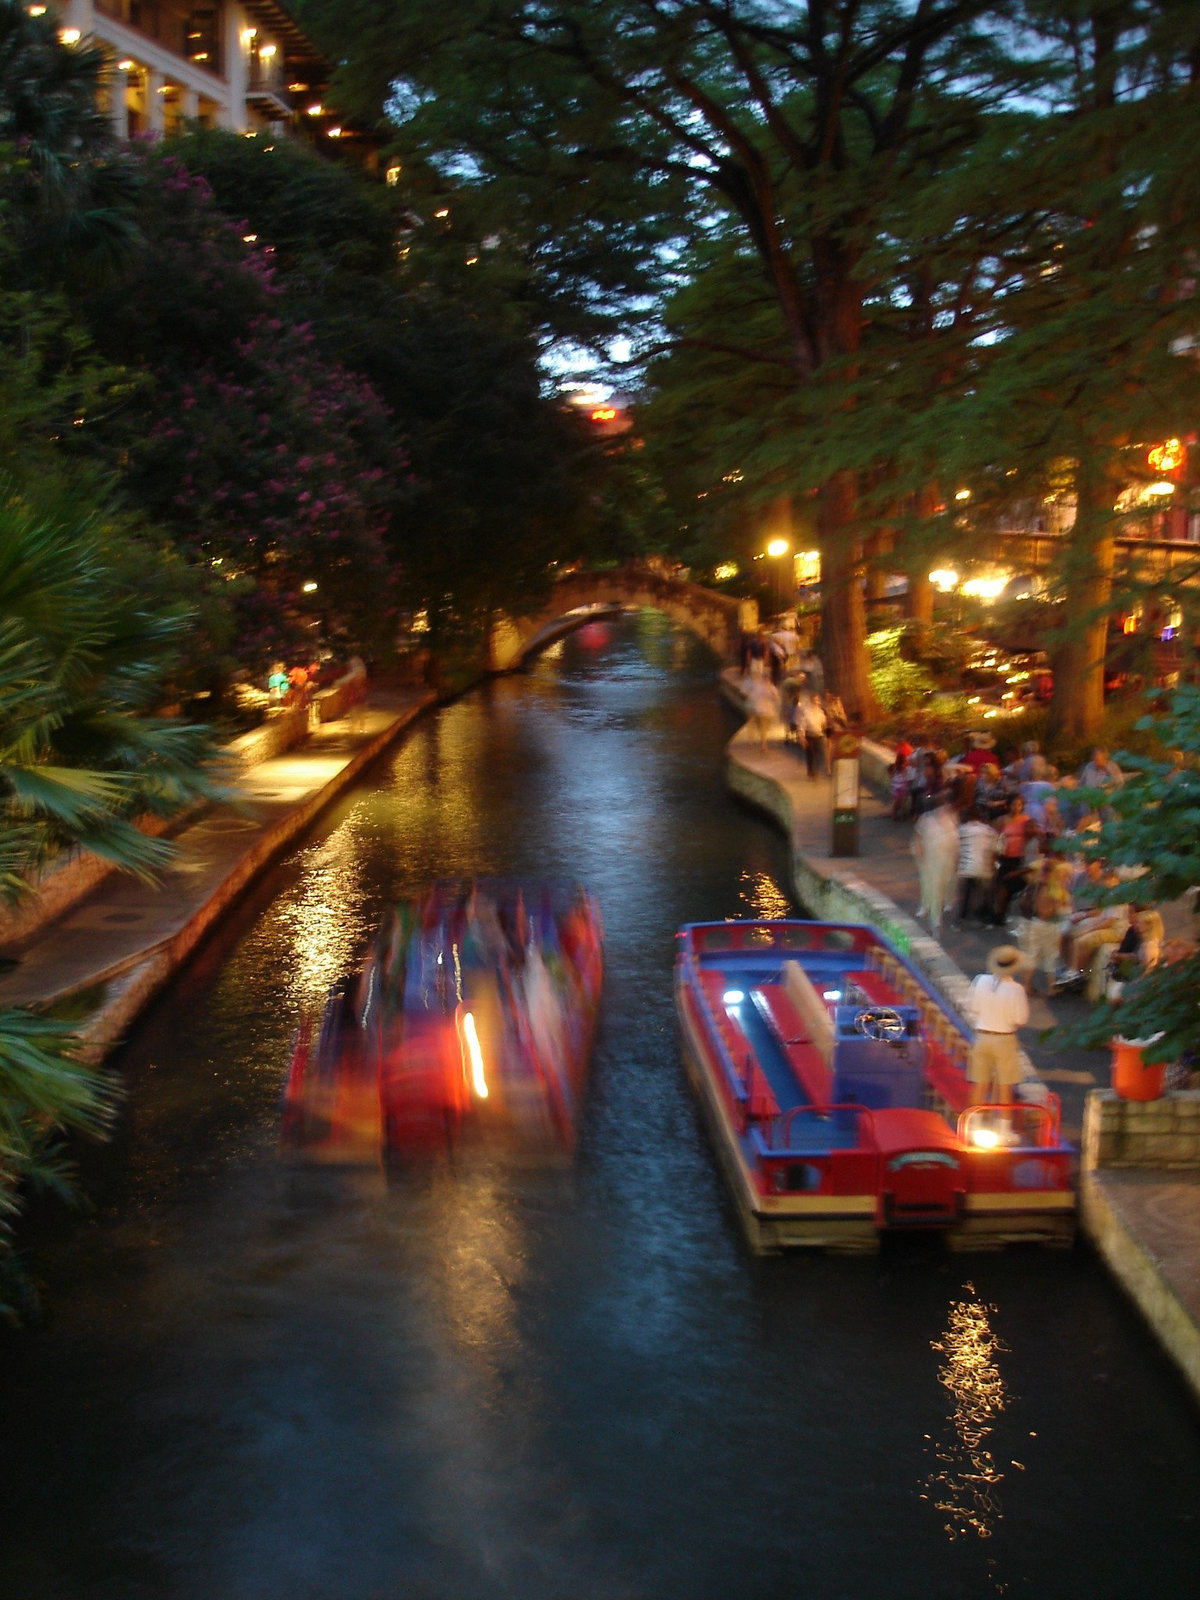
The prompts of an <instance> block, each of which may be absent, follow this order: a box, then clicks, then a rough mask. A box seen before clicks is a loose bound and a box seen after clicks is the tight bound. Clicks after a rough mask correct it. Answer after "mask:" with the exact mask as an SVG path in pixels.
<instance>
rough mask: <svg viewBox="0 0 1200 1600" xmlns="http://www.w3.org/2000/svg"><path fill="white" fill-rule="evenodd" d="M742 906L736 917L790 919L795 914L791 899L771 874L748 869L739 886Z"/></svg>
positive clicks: (731, 919) (733, 918)
mask: <svg viewBox="0 0 1200 1600" xmlns="http://www.w3.org/2000/svg"><path fill="white" fill-rule="evenodd" d="M738 900H739V901H740V904H739V906H738V909H737V911H736V913H735V914H734V916H733V917H732V918H729V919H727V920H729V921H736V920H737V918H739V917H764V918H766V917H790V916H793V915H794V914H795V910H794V907H793V905H792V902H791V899H790V898H789V896H788V895H787V894H786V893H785V891H784V890H783V889H781V888H780V887H779V884H778V882H777V881H776V880H775V878H773V877H772V876H771V874H770V873H769V872H752V871H750V870H749V869H746V870H745V871H744V872H743V873H742V880H741V882H740V884H739V885H738Z"/></svg>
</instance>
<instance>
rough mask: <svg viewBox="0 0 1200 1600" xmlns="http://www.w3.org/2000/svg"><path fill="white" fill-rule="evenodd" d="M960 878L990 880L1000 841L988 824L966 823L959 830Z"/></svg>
mask: <svg viewBox="0 0 1200 1600" xmlns="http://www.w3.org/2000/svg"><path fill="white" fill-rule="evenodd" d="M958 840H959V844H958V875H959V877H960V878H990V877H991V875H992V868H993V866H994V865H995V861H996V851H997V849H998V848H999V845H1000V840H999V839H998V838H997V837H996V831H995V829H994V828H989V827H988V825H987V823H986V822H964V823H963V825H962V827H961V828H959V830H958Z"/></svg>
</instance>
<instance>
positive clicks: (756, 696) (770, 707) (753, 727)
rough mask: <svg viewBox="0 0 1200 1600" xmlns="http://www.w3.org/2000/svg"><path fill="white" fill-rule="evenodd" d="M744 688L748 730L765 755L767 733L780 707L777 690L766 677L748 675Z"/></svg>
mask: <svg viewBox="0 0 1200 1600" xmlns="http://www.w3.org/2000/svg"><path fill="white" fill-rule="evenodd" d="M744 689H745V694H746V704H747V705H748V707H749V709H750V732H751V733H752V734H753V735H755V736H756V737H757V739H758V748H759V751H760V753H761V754H762V755H764V756H765V755H766V753H767V735H768V734H769V733H772V732H773V731H774V729H775V726H776V724H777V723H778V721H779V714H780V711H781V709H782V707H781V704H780V698H779V690H778V689H777V688H776V687H775V685H774V684H773V683H772V682H771V680H770V678H766V677H762V678H756V677H750V678H749V679H748V680H747V681H746V684H745V685H744Z"/></svg>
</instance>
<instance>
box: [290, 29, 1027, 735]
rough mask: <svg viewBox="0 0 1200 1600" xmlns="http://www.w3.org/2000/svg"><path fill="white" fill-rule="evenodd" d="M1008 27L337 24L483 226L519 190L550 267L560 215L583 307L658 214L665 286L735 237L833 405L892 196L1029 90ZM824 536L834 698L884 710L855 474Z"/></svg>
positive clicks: (826, 504)
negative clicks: (1013, 90) (684, 261)
mask: <svg viewBox="0 0 1200 1600" xmlns="http://www.w3.org/2000/svg"><path fill="white" fill-rule="evenodd" d="M996 9H997V8H996V7H992V6H988V5H985V4H983V3H981V0H919V3H917V4H915V5H911V6H908V5H902V4H897V3H892V0H875V3H862V0H828V3H821V4H815V3H813V4H796V5H767V4H762V3H744V4H734V3H728V0H725V3H713V0H691V3H685V0H678V3H670V4H667V3H651V0H608V3H602V4H594V3H591V0H589V3H586V4H584V3H582V0H580V3H566V4H560V5H556V6H553V7H529V6H525V5H520V4H508V5H506V4H496V3H489V0H479V3H477V4H473V5H470V6H467V7H465V8H456V11H455V15H454V20H453V25H452V26H451V24H450V23H449V21H448V19H447V17H446V14H445V12H444V8H440V7H436V6H434V5H431V4H424V3H421V0H417V3H414V4H411V5H409V6H406V7H405V8H404V9H403V11H402V12H401V13H399V14H396V13H395V11H394V8H389V7H382V6H380V7H372V6H370V5H369V4H368V3H366V0H355V3H353V4H351V5H350V6H349V7H348V8H347V9H345V10H342V9H340V8H338V7H337V6H334V7H332V8H330V10H331V12H332V13H333V15H332V17H331V19H330V26H331V27H332V26H334V25H345V26H347V27H348V28H349V29H350V30H351V40H352V42H351V45H350V49H349V51H348V54H349V56H350V61H351V63H352V65H351V67H350V68H348V69H347V73H346V84H347V87H348V88H349V89H350V90H353V88H354V87H355V86H356V85H358V84H360V83H361V82H362V81H363V73H362V70H361V67H359V66H357V65H356V63H358V62H359V61H360V59H361V54H360V51H359V49H357V48H356V44H357V43H358V41H361V40H366V41H369V43H368V46H367V48H369V50H370V52H371V54H372V57H373V59H374V61H375V63H376V70H378V65H379V63H381V62H386V63H387V67H388V70H389V73H390V74H391V75H394V77H395V79H396V81H397V89H396V92H395V93H394V94H393V95H392V98H391V100H390V108H391V111H392V114H393V116H394V117H395V118H396V119H397V122H398V139H399V141H400V143H401V145H402V147H403V148H404V149H405V150H411V151H412V153H413V155H414V156H417V157H419V158H421V159H423V160H424V161H426V162H427V163H430V164H432V165H433V166H435V167H437V168H438V169H439V170H440V171H442V172H443V173H445V174H447V176H448V177H449V176H454V177H455V178H456V179H457V181H458V188H459V191H460V193H461V195H462V201H463V204H464V206H465V207H466V208H467V209H468V214H469V210H470V208H471V207H472V206H474V205H480V206H482V207H483V208H484V209H485V210H486V209H487V208H488V207H489V205H490V206H491V207H492V211H491V212H489V214H494V208H495V205H496V197H498V196H503V197H504V200H505V202H506V206H507V211H508V226H509V230H510V231H511V232H512V233H513V234H515V236H516V237H517V238H518V239H519V240H521V241H522V242H523V243H524V245H525V247H526V249H527V251H528V253H529V257H530V260H531V264H532V266H533V268H534V269H535V270H536V268H537V266H538V250H539V246H540V240H541V232H542V229H543V227H544V226H545V224H544V219H545V218H546V217H550V218H551V226H556V232H555V238H556V240H558V241H559V249H558V250H557V251H555V250H547V252H546V255H547V267H548V271H549V272H550V273H551V275H554V274H556V273H557V274H561V273H562V271H563V268H562V265H561V263H562V262H563V261H564V260H566V259H568V256H569V261H570V263H571V267H572V269H573V270H574V272H575V274H576V277H575V279H574V280H573V287H574V289H575V291H576V295H577V299H578V301H579V303H580V304H581V305H582V306H583V307H584V308H585V309H592V310H593V311H596V310H604V309H606V308H607V303H608V302H607V299H606V293H605V291H606V290H610V289H611V287H612V286H613V284H614V283H618V284H620V286H621V287H622V288H624V289H626V290H630V291H632V289H633V287H634V286H633V284H632V283H631V282H630V281H629V280H628V279H626V278H623V277H622V272H623V269H624V267H625V265H626V262H625V260H624V258H623V255H622V251H621V249H620V248H610V247H609V245H610V241H615V244H616V245H617V246H618V247H620V246H623V245H624V244H625V242H626V240H627V238H628V237H629V236H630V235H631V234H634V233H635V229H636V225H637V223H638V222H639V221H640V220H641V219H644V218H652V219H653V220H654V223H655V229H654V233H655V236H656V238H657V240H658V242H659V249H658V252H657V254H656V255H654V256H647V255H646V254H644V253H643V254H641V255H639V256H637V258H636V259H637V264H638V266H639V268H640V269H641V270H642V271H643V272H647V271H653V273H654V275H655V276H656V279H657V285H658V287H659V288H660V290H661V289H664V288H666V287H668V286H669V284H670V283H671V281H672V277H673V274H674V273H675V272H676V269H677V266H678V263H679V253H678V249H676V250H672V249H669V248H666V247H665V246H666V243H667V241H670V240H671V239H675V240H676V241H677V244H678V246H680V247H682V246H683V245H684V244H686V243H690V244H692V245H694V244H695V243H696V242H697V241H698V240H701V239H703V238H704V237H705V236H707V235H709V234H711V233H712V232H713V230H720V231H725V230H728V229H729V227H730V225H731V224H732V225H733V227H734V228H735V229H736V231H737V234H738V236H739V238H740V240H741V241H742V243H743V244H744V246H745V247H747V248H749V249H750V250H751V251H752V252H753V254H754V257H755V259H756V260H757V263H758V269H759V271H760V273H761V274H762V276H763V279H764V281H765V283H766V284H767V286H768V288H769V291H770V293H771V295H772V296H773V298H774V301H775V304H776V307H777V311H778V315H779V317H780V319H781V323H782V328H783V330H784V336H785V340H786V360H787V363H788V367H789V372H790V383H791V385H792V387H793V389H798V390H802V391H808V390H809V389H812V390H813V397H812V398H811V399H810V400H809V402H808V403H809V405H810V406H811V407H814V408H815V407H817V406H819V405H820V404H821V400H820V398H819V397H820V394H821V389H820V384H821V379H822V375H823V373H824V372H825V371H826V370H827V369H828V368H829V367H830V366H831V365H835V366H837V367H838V369H839V373H838V375H839V378H844V376H845V372H844V366H845V363H846V362H847V361H849V362H854V361H855V360H857V359H859V357H860V354H861V352H862V349H863V342H864V334H865V332H866V329H867V315H866V305H867V302H868V300H869V297H870V292H871V283H870V280H869V276H868V267H867V260H868V254H869V251H870V248H871V246H872V243H873V240H874V238H875V235H876V233H877V232H878V230H879V228H880V226H881V223H882V221H883V219H884V218H886V216H887V214H888V212H889V210H890V209H891V207H892V205H893V197H894V195H895V194H896V192H897V191H898V190H900V189H901V188H903V186H905V185H909V184H917V183H920V182H921V181H922V180H923V179H924V178H925V176H926V175H927V173H928V172H929V170H930V169H931V167H932V166H933V165H935V164H936V163H937V162H939V161H942V160H948V159H949V158H950V157H951V155H952V154H953V153H955V152H958V151H961V150H962V149H963V148H964V147H965V146H967V145H969V143H970V142H971V141H972V140H973V139H975V138H976V137H977V134H978V130H979V127H980V125H981V118H982V116H983V114H984V113H985V112H986V111H987V110H988V108H989V107H990V106H991V105H992V104H993V102H994V99H995V97H996V96H997V95H998V94H999V93H1000V92H1001V90H1003V89H1006V88H1008V87H1010V86H1011V84H1012V83H1013V81H1014V77H1015V74H1014V69H1013V68H1012V65H1011V63H1010V62H1009V61H1008V60H1007V59H1006V58H1005V57H1004V56H1003V54H1002V53H1001V52H1000V51H998V49H997V47H996V43H995V39H996V34H995V31H994V29H992V28H984V27H981V26H979V24H980V22H981V20H982V19H983V18H984V17H985V14H988V13H994V12H995V11H996ZM464 11H465V12H466V15H463V14H462V13H463V12H464ZM315 22H316V18H315V13H314V23H315ZM357 30H362V31H361V32H359V33H358V40H355V39H354V33H355V31H357ZM344 53H345V51H344ZM374 82H375V84H376V86H378V77H376V78H375V80H374ZM614 174H619V177H620V182H619V184H615V185H614V184H613V183H612V182H611V179H612V177H613V175H614ZM569 178H573V180H574V181H572V182H570V183H569V185H568V186H567V187H566V190H565V193H564V192H563V185H564V180H565V179H569ZM551 185H553V186H555V187H554V193H555V196H556V198H554V199H553V200H552V201H550V200H549V196H550V193H551V189H550V186H551ZM611 206H615V207H617V210H616V217H618V218H621V219H624V222H625V227H624V229H621V228H618V227H615V226H614V224H613V221H612V220H611V219H610V216H609V208H610V207H611ZM567 207H569V208H570V209H569V211H568V212H567V216H566V220H565V222H564V223H562V224H560V223H559V219H560V218H563V215H564V208H567ZM567 245H569V246H570V249H569V252H567V251H566V246H567ZM589 246H590V249H591V254H590V255H589V249H588V247H589ZM606 273H607V274H608V275H609V277H608V281H605V277H604V274H606ZM729 343H730V344H731V345H733V346H736V344H737V333H736V330H732V329H731V330H729ZM787 476H788V467H787V465H786V464H785V465H784V466H783V468H782V469H781V477H782V478H783V479H784V480H786V478H787ZM785 486H786V483H785ZM817 527H818V536H819V542H820V547H821V553H822V558H823V568H824V573H825V583H824V594H825V597H824V607H825V630H824V636H825V650H826V654H827V658H828V662H827V664H828V667H829V675H830V680H831V683H832V685H833V686H834V687H835V688H836V689H837V690H838V691H839V692H841V693H842V695H843V697H844V699H845V700H846V703H847V706H848V707H852V708H853V709H854V710H857V711H865V710H867V709H868V708H869V704H870V692H869V685H868V680H867V664H866V657H865V651H864V647H863V646H864V632H865V627H864V623H865V617H864V612H863V604H862V596H861V588H860V584H859V582H858V574H859V566H860V547H859V540H860V534H861V529H860V527H859V523H858V516H857V484H856V481H855V475H854V473H853V472H852V471H848V470H837V471H831V472H830V473H829V474H828V475H827V476H826V478H825V479H824V481H823V482H822V483H821V485H820V489H819V494H818V505H817Z"/></svg>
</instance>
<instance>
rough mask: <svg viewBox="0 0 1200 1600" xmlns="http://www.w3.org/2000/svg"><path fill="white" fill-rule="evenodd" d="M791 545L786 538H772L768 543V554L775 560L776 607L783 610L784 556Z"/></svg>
mask: <svg viewBox="0 0 1200 1600" xmlns="http://www.w3.org/2000/svg"><path fill="white" fill-rule="evenodd" d="M790 548H791V546H790V545H789V544H788V542H787V540H786V539H772V540H771V542H770V543H769V544H768V545H767V554H768V555H769V556H770V557H771V559H772V561H774V562H775V564H776V565H775V607H776V610H778V611H782V610H783V558H784V556H786V555H787V553H788V551H789V549H790Z"/></svg>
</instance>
